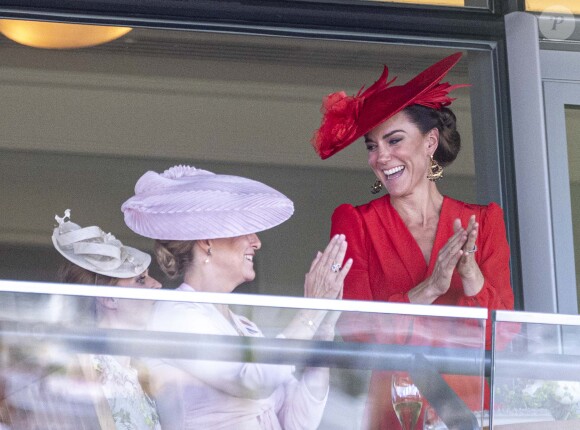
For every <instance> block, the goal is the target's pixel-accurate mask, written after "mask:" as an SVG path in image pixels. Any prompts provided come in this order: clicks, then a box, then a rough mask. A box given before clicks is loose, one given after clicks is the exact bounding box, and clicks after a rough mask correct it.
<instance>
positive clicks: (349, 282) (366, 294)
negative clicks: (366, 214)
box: [330, 205, 373, 300]
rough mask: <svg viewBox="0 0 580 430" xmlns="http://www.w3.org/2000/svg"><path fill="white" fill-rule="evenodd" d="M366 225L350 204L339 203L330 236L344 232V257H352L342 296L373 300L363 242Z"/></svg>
mask: <svg viewBox="0 0 580 430" xmlns="http://www.w3.org/2000/svg"><path fill="white" fill-rule="evenodd" d="M366 233H367V232H366V227H365V225H364V224H363V221H362V217H361V215H360V214H359V212H358V211H357V209H356V208H354V207H353V206H351V205H340V206H339V207H337V208H336V209H335V210H334V213H333V214H332V225H331V227H330V237H333V236H334V235H336V234H344V235H345V236H346V242H347V243H348V248H347V251H346V258H345V260H346V259H349V258H352V261H353V262H352V267H351V269H350V272H348V275H347V277H346V279H345V280H344V296H343V297H344V298H345V299H347V300H373V294H372V291H371V285H370V280H369V267H368V251H367V249H366V244H365V236H366Z"/></svg>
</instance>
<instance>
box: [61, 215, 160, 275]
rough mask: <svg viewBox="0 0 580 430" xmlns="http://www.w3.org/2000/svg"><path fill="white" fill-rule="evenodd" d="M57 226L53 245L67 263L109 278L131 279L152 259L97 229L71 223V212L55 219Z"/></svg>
mask: <svg viewBox="0 0 580 430" xmlns="http://www.w3.org/2000/svg"><path fill="white" fill-rule="evenodd" d="M54 218H55V219H56V221H57V222H58V226H57V227H56V228H55V229H54V230H53V232H52V243H53V244H54V247H55V248H56V250H57V251H58V252H60V253H61V254H62V255H63V256H64V257H65V258H66V259H67V260H68V261H70V262H71V263H74V264H76V265H77V266H80V267H82V268H83V269H87V270H89V271H91V272H94V273H98V274H100V275H105V276H110V277H111V278H133V277H135V276H137V275H140V274H141V273H143V272H144V271H145V270H147V268H148V267H149V264H150V263H151V256H150V255H149V254H146V253H144V252H141V251H139V250H138V249H135V248H131V247H129V246H124V245H123V244H122V243H121V241H119V240H117V239H116V238H115V236H113V235H112V234H111V233H105V232H104V231H103V230H101V229H100V228H99V227H97V226H91V227H84V228H81V227H80V226H79V225H77V224H75V223H73V222H71V221H70V209H67V210H66V211H65V212H64V216H63V217H62V218H61V217H59V216H55V217H54Z"/></svg>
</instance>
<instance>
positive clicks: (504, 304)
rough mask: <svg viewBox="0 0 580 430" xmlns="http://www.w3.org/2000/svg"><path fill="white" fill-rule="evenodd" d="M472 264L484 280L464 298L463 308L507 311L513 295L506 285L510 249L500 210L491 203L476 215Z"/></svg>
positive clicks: (512, 303) (511, 303)
mask: <svg viewBox="0 0 580 430" xmlns="http://www.w3.org/2000/svg"><path fill="white" fill-rule="evenodd" d="M478 222H479V235H478V238H477V242H476V244H477V253H476V261H477V263H478V265H479V268H480V269H481V273H482V274H483V277H484V283H483V288H482V289H481V291H480V292H479V293H478V294H476V295H475V296H472V297H464V298H463V301H464V303H459V304H460V305H463V306H480V307H485V308H488V309H489V310H490V311H492V310H498V309H499V310H511V309H513V307H514V296H513V291H512V287H511V282H510V266H509V259H510V249H509V245H508V242H507V236H506V228H505V223H504V217H503V210H502V209H501V208H500V207H499V206H498V205H497V204H496V203H491V204H489V205H488V206H487V207H484V208H483V209H482V211H481V213H480V216H479V220H478Z"/></svg>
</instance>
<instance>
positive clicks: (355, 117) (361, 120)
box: [311, 52, 467, 160]
mask: <svg viewBox="0 0 580 430" xmlns="http://www.w3.org/2000/svg"><path fill="white" fill-rule="evenodd" d="M461 55H462V53H461V52H457V53H455V54H453V55H450V56H448V57H446V58H444V59H442V60H441V61H439V62H437V63H435V64H433V65H432V66H430V67H429V68H427V69H425V70H424V71H422V72H421V73H419V74H418V75H417V76H415V77H414V78H413V79H411V80H410V81H409V82H407V83H406V84H404V85H397V86H391V84H392V83H393V82H394V81H395V79H396V78H393V79H392V80H391V81H389V82H387V78H388V75H389V69H388V68H387V66H385V67H384V69H383V73H382V74H381V76H380V78H379V79H378V80H377V81H376V82H375V83H374V84H373V85H371V86H370V87H369V88H368V89H366V90H365V91H364V92H363V88H364V87H363V88H361V90H360V91H359V92H358V94H357V95H355V96H348V95H347V94H346V93H345V92H344V91H340V92H337V93H332V94H329V95H328V96H326V97H325V98H324V100H323V101H322V107H321V109H320V110H321V112H322V115H323V116H322V121H321V125H320V128H319V129H318V130H317V131H316V132H315V133H314V136H313V138H312V142H311V143H312V146H314V149H315V150H316V153H317V154H318V155H319V156H320V158H322V159H323V160H325V159H326V158H328V157H330V156H331V155H334V154H336V153H337V152H338V151H341V150H342V149H344V148H346V147H347V146H348V145H350V144H351V143H353V142H354V141H355V140H357V139H358V138H360V137H362V136H364V135H365V134H366V133H368V132H369V131H371V130H372V129H373V128H375V127H376V126H378V125H379V124H382V123H383V122H385V121H386V120H387V119H389V118H390V117H392V116H393V115H395V114H396V113H398V112H400V111H401V110H403V109H404V108H406V107H407V106H411V105H414V104H418V105H422V106H426V107H430V108H434V109H441V108H442V107H444V106H448V105H450V104H451V102H452V101H453V100H455V99H454V98H451V97H449V96H448V93H449V92H450V91H452V90H454V89H456V88H460V87H465V86H467V85H450V84H449V83H443V84H441V83H440V81H441V79H443V77H444V76H445V75H446V74H447V72H449V70H451V68H452V67H453V66H455V64H457V62H458V61H459V59H460V58H461Z"/></svg>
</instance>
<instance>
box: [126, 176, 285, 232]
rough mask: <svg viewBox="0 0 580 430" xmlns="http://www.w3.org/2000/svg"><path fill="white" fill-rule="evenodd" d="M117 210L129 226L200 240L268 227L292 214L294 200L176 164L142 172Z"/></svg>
mask: <svg viewBox="0 0 580 430" xmlns="http://www.w3.org/2000/svg"><path fill="white" fill-rule="evenodd" d="M121 210H122V211H123V213H124V217H125V223H126V224H127V226H128V227H129V228H130V229H131V230H133V231H134V232H135V233H137V234H140V235H142V236H145V237H149V238H152V239H160V240H200V239H218V238H228V237H236V236H242V235H244V234H250V233H257V232H260V231H264V230H267V229H270V228H272V227H275V226H277V225H279V224H281V223H283V222H284V221H286V220H287V219H288V218H290V217H291V216H292V214H293V213H294V204H293V203H292V201H291V200H290V199H289V198H288V197H286V196H285V195H284V194H282V193H280V192H279V191H277V190H275V189H273V188H271V187H269V186H267V185H265V184H263V183H261V182H258V181H255V180H252V179H248V178H244V177H241V176H231V175H218V174H214V173H212V172H208V171H206V170H202V169H196V168H194V167H190V166H175V167H172V168H170V169H168V170H166V171H165V172H163V173H162V174H158V173H156V172H153V171H149V172H147V173H145V174H144V175H143V176H142V177H141V178H140V179H139V180H138V181H137V184H136V186H135V195H134V196H133V197H131V198H129V199H128V200H127V201H126V202H125V203H123V205H122V207H121Z"/></svg>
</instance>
